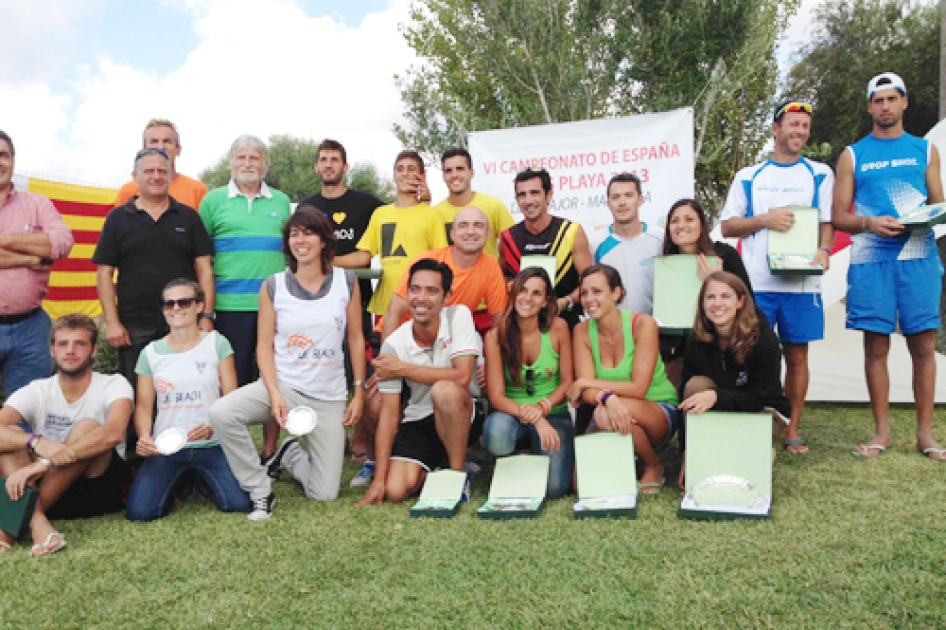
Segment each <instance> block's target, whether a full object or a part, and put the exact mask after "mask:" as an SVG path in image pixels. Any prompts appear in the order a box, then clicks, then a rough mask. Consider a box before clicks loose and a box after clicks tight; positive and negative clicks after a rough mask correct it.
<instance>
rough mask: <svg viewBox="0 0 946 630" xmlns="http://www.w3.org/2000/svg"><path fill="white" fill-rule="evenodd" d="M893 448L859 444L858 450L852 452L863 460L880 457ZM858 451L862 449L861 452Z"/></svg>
mask: <svg viewBox="0 0 946 630" xmlns="http://www.w3.org/2000/svg"><path fill="white" fill-rule="evenodd" d="M892 448H893V447H892V446H884V445H883V444H859V445H858V446H857V448H855V449H854V450H853V451H851V452H852V453H853V454H854V457H860V458H861V459H873V458H875V457H880V456H881V455H883V454H884V453H886V452H887V451H889V450H890V449H892ZM857 449H860V451H859V450H857ZM862 451H863V452H866V453H869V452H870V451H877V453H876V454H874V455H864V454H863V453H862ZM927 457H929V456H927Z"/></svg>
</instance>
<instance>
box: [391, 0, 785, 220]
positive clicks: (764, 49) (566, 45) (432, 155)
mask: <svg viewBox="0 0 946 630" xmlns="http://www.w3.org/2000/svg"><path fill="white" fill-rule="evenodd" d="M797 4H798V2H797V0H787V1H785V2H777V1H776V0H739V1H732V0H729V1H726V0H630V1H629V0H586V1H582V2H575V1H574V0H415V2H414V4H413V5H412V9H411V14H410V21H409V22H408V23H407V24H405V25H402V30H403V32H404V36H405V38H406V39H407V42H408V44H409V45H410V46H411V47H412V48H413V49H414V50H415V51H416V52H417V54H418V55H420V56H421V57H422V58H424V60H425V63H424V64H423V65H420V66H416V67H413V68H411V69H410V70H409V71H408V72H407V73H405V74H404V75H402V76H399V77H396V80H397V83H398V86H399V88H400V90H401V98H402V101H403V103H404V115H405V119H406V123H405V124H404V125H396V126H395V133H396V134H397V136H398V138H399V139H400V140H401V142H402V143H403V144H404V145H405V146H411V147H415V148H417V149H418V150H420V151H421V152H422V153H424V154H425V156H426V157H427V158H428V159H431V160H434V161H436V159H437V155H438V154H439V153H440V152H441V151H442V150H443V149H444V148H446V147H448V146H456V145H463V146H465V145H466V139H467V134H468V133H469V132H471V131H479V130H487V129H504V128H511V127H518V126H523V125H536V124H546V123H554V122H566V121H572V120H586V119H593V118H604V117H608V116H618V115H625V114H632V113H642V112H650V111H664V110H668V109H674V108H679V107H686V106H692V107H694V108H695V121H696V127H697V130H696V132H697V137H696V141H697V142H696V147H697V180H698V183H699V189H700V192H701V194H702V196H703V197H704V201H706V202H707V203H708V205H709V206H710V208H715V207H717V206H718V204H719V202H720V199H721V198H722V195H723V193H724V191H725V189H726V187H728V185H729V181H730V180H731V179H732V176H733V175H734V174H735V171H736V170H737V169H738V168H739V167H741V166H743V165H744V164H745V163H747V162H749V161H752V160H753V159H755V157H756V156H757V153H758V150H759V149H760V148H761V146H762V144H763V143H764V142H765V140H766V138H767V133H766V130H765V126H764V125H763V124H761V123H762V121H763V120H764V117H765V111H766V110H767V109H768V108H769V107H770V106H771V105H772V104H773V102H774V97H775V93H776V80H777V76H776V67H777V65H776V63H775V57H774V51H775V43H776V39H777V36H778V34H779V32H780V31H781V30H782V29H783V28H784V25H785V22H786V20H787V19H788V18H789V17H790V16H791V14H792V12H794V10H795V9H796V8H797Z"/></svg>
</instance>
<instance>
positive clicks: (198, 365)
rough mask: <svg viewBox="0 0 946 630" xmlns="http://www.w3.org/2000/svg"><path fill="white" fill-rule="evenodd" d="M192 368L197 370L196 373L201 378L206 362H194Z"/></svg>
mask: <svg viewBox="0 0 946 630" xmlns="http://www.w3.org/2000/svg"><path fill="white" fill-rule="evenodd" d="M194 367H196V368H197V373H198V374H200V375H201V376H203V374H204V370H206V369H207V362H206V361H195V362H194Z"/></svg>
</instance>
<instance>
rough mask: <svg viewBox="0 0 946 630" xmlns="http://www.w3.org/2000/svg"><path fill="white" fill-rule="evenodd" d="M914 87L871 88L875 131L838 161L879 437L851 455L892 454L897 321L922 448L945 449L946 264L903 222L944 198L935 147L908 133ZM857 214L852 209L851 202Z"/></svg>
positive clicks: (877, 84) (851, 312) (851, 276)
mask: <svg viewBox="0 0 946 630" xmlns="http://www.w3.org/2000/svg"><path fill="white" fill-rule="evenodd" d="M907 104H908V99H907V88H906V86H905V85H904V83H903V79H901V78H900V77H899V76H897V75H896V74H893V73H892V72H885V73H883V74H879V75H877V76H876V77H874V78H873V79H871V81H870V83H869V84H868V86H867V111H868V112H869V113H870V115H871V117H872V118H873V121H874V127H873V130H872V131H871V134H870V135H869V136H867V137H865V138H863V139H862V140H860V141H859V142H857V143H856V144H854V145H852V146H849V147H847V148H846V149H845V150H844V152H843V153H841V157H840V158H839V159H838V179H837V187H836V189H835V192H834V225H835V226H836V227H837V228H838V229H839V230H843V231H845V232H849V233H851V234H852V235H853V236H852V238H851V240H852V245H851V266H850V268H849V269H848V293H847V327H848V328H850V329H853V330H862V331H864V371H865V372H866V376H867V391H868V392H869V394H870V402H871V408H872V410H873V413H874V424H875V426H876V433H875V434H874V437H873V439H872V440H871V441H870V442H868V443H867V444H861V445H859V446H857V447H856V448H855V449H854V454H855V455H857V456H859V457H865V458H868V457H876V456H878V455H881V454H883V453H885V452H886V451H888V450H890V448H891V444H892V437H891V434H890V419H889V408H890V405H889V394H890V377H889V373H888V372H887V354H888V353H889V351H890V333H892V332H894V330H895V328H896V326H897V325H898V324H899V326H900V332H902V333H903V335H904V336H905V337H906V339H907V348H908V349H909V351H910V356H911V357H912V358H913V396H914V399H915V400H916V421H917V431H916V448H917V450H918V451H919V452H921V453H923V454H924V455H926V456H927V457H929V458H931V459H935V460H946V449H943V448H942V447H940V445H939V444H938V443H937V442H936V440H935V439H934V438H933V401H934V393H935V386H936V361H935V350H936V331H937V330H938V329H939V327H940V317H939V299H940V293H941V291H942V284H941V282H942V276H943V264H942V262H941V261H940V259H939V253H938V252H937V249H936V240H935V238H934V236H933V230H931V229H929V228H924V229H919V230H911V231H905V230H904V228H903V224H902V223H901V222H900V221H899V218H900V217H901V216H903V214H904V213H906V212H908V211H910V210H914V209H916V208H917V207H919V206H922V205H924V204H927V203H940V202H942V201H943V184H942V181H941V179H940V171H939V153H938V152H937V151H936V147H935V146H933V144H932V143H930V142H928V141H927V140H924V139H923V138H917V137H915V136H911V135H910V134H908V133H906V132H904V130H903V112H904V111H906V109H907ZM852 200H853V202H854V212H853V213H851V212H850V209H851V202H852Z"/></svg>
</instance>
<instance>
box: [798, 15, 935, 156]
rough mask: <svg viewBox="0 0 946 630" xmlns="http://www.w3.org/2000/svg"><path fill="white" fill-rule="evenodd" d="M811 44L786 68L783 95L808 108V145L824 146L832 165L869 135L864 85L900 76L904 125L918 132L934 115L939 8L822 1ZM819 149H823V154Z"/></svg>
mask: <svg viewBox="0 0 946 630" xmlns="http://www.w3.org/2000/svg"><path fill="white" fill-rule="evenodd" d="M814 25H815V28H814V33H813V36H812V39H811V42H810V43H809V44H808V46H806V47H805V48H804V49H803V50H802V51H801V53H800V55H799V60H798V62H797V63H795V65H794V66H792V69H791V71H790V72H789V77H788V82H787V84H786V87H785V90H784V93H785V95H790V96H791V97H793V98H801V99H806V100H808V101H809V102H810V103H811V104H812V105H813V106H814V108H815V115H814V116H813V118H812V121H811V143H810V144H811V145H815V146H820V145H823V144H825V143H827V144H828V145H829V151H828V152H827V155H826V156H825V158H826V159H827V161H828V163H830V164H832V165H833V164H835V163H836V162H837V158H838V156H839V155H840V153H841V151H842V150H843V149H844V147H846V146H847V145H849V144H851V143H852V142H854V141H856V140H857V139H859V138H862V137H863V136H865V135H867V134H868V133H870V130H871V125H872V123H871V119H870V117H869V116H868V115H867V82H868V81H869V80H870V79H871V77H873V76H874V75H876V74H879V73H880V72H884V71H892V72H896V73H897V74H899V75H900V76H901V77H903V80H904V82H905V83H906V85H907V90H909V97H910V107H909V109H908V110H907V111H906V114H905V115H904V117H903V122H904V128H905V129H906V130H907V131H908V132H909V133H912V134H914V135H918V136H923V135H925V134H926V132H927V131H929V130H930V129H931V128H932V127H933V125H935V124H936V123H937V121H938V120H939V7H938V6H937V5H936V4H930V3H927V2H915V1H911V0H828V1H827V2H826V3H825V4H824V5H822V6H821V7H820V8H819V9H818V10H817V12H816V14H815V21H814ZM822 153H823V152H822Z"/></svg>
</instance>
